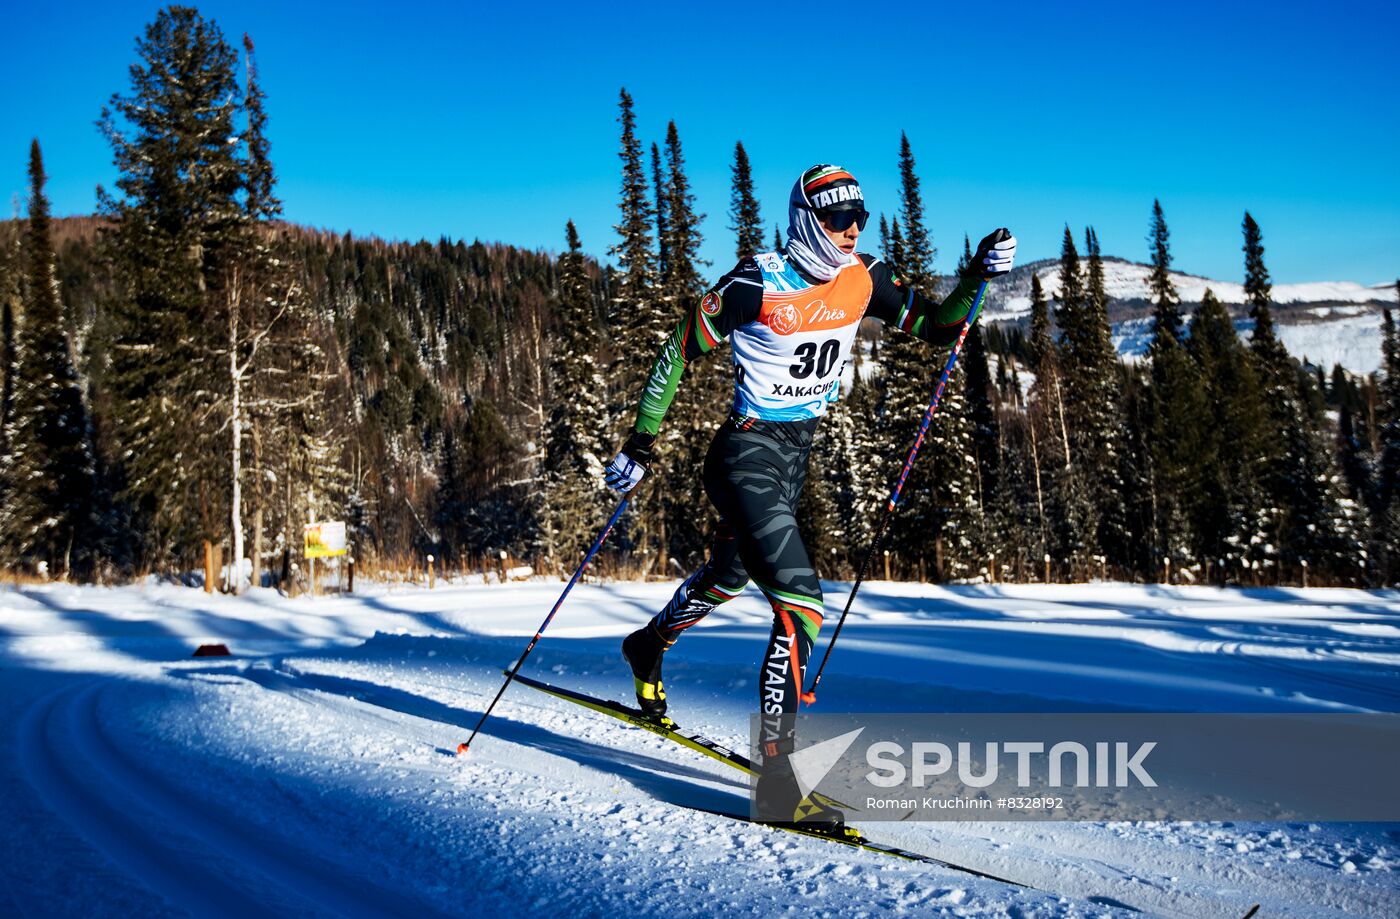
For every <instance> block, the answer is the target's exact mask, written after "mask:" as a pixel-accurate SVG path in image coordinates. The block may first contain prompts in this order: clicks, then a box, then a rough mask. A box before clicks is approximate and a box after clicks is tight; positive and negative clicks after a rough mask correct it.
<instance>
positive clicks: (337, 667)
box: [0, 582, 1400, 919]
mask: <svg viewBox="0 0 1400 919" xmlns="http://www.w3.org/2000/svg"><path fill="white" fill-rule="evenodd" d="M847 588H848V585H844V584H828V585H827V590H828V596H829V597H830V598H832V599H835V598H837V597H841V596H843V595H844V593H845V590H846V589H847ZM559 589H560V585H559V584H558V583H545V582H539V583H530V584H515V585H506V586H485V585H481V586H470V587H446V588H443V587H439V589H437V590H433V591H428V590H421V589H408V590H405V589H398V590H393V591H389V590H386V589H384V588H382V587H375V586H373V585H369V586H368V590H367V591H366V592H365V593H363V594H359V595H356V596H353V597H348V596H347V597H339V598H336V597H330V598H322V599H319V600H312V599H310V598H305V597H303V598H298V599H295V600H288V599H285V598H283V597H280V596H278V595H277V594H275V593H273V592H271V591H266V590H254V591H251V592H250V593H249V594H247V595H245V596H244V597H242V598H231V597H219V596H212V597H211V596H207V595H205V594H203V593H202V592H199V591H197V590H189V589H184V588H179V587H173V586H149V587H127V588H118V589H104V588H75V587H68V586H61V585H53V586H49V587H44V588H26V589H24V590H22V591H15V590H12V589H9V588H0V787H3V788H4V794H3V795H0V826H3V827H4V831H3V832H2V833H0V915H20V916H84V917H86V916H92V915H98V916H135V915H140V916H174V915H189V914H193V915H229V916H243V915H267V916H293V915H295V916H323V915H327V916H328V915H349V916H391V915H414V916H419V915H453V916H462V915H473V916H476V915H481V916H491V915H537V914H544V913H550V914H555V913H559V914H563V915H567V916H571V917H577V919H584V917H592V916H605V915H606V916H654V915H665V916H676V917H688V916H711V915H734V916H747V915H759V916H766V915H777V914H789V913H794V912H800V913H801V914H804V915H807V914H810V915H823V914H831V915H865V916H883V915H937V916H1016V917H1023V919H1025V917H1029V919H1037V917H1124V919H1126V917H1128V916H1139V915H1151V916H1193V917H1194V916H1221V917H1240V916H1243V915H1244V914H1245V912H1246V910H1248V909H1249V908H1250V907H1251V906H1252V905H1253V904H1255V903H1259V904H1262V906H1261V909H1260V912H1259V915H1260V916H1283V915H1287V916H1295V917H1315V919H1340V917H1342V916H1394V915H1400V886H1398V885H1397V884H1396V883H1395V877H1396V872H1397V871H1400V846H1397V839H1400V831H1397V829H1396V828H1395V826H1394V825H1387V824H1375V823H1359V824H1316V823H1312V824H1307V823H1242V822H1234V823H1164V822H1156V823H1152V822H1147V823H1132V822H1114V823H1034V822H1030V823H987V822H978V823H957V822H954V823H936V824H934V823H899V822H885V823H878V822H877V823H869V824H864V825H863V826H862V828H863V829H864V830H865V831H866V833H867V835H869V836H870V837H871V838H872V839H877V840H880V841H883V842H887V843H891V844H894V845H898V846H902V847H904V848H907V849H911V850H915V851H919V852H923V853H927V854H930V855H934V856H937V857H940V858H943V859H945V860H948V861H954V862H959V863H962V864H965V865H969V866H975V867H976V868H979V869H981V870H983V871H987V872H991V873H994V874H997V875H999V876H1002V877H1010V878H1015V879H1017V880H1019V881H1022V882H1025V883H1028V884H1031V885H1033V886H1034V887H1035V888H1038V889H1036V890H1027V889H1023V888H1019V887H1012V886H1009V885H1007V884H1004V883H999V882H997V881H993V880H988V879H985V878H979V877H974V876H971V875H968V874H965V873H959V872H957V871H954V870H951V869H946V868H941V867H938V866H934V865H928V864H918V863H913V862H900V861H895V860H893V859H890V858H888V857H885V856H879V855H875V854H868V853H863V852H857V851H852V850H849V849H845V848H841V847H838V846H835V845H834V844H832V843H830V842H826V841H820V840H811V839H804V838H801V837H797V836H793V835H790V834H787V833H782V832H779V831H775V830H770V829H767V828H763V827H755V826H751V825H746V824H742V823H736V822H733V821H730V820H727V819H725V818H723V817H716V816H710V815H706V814H701V813H697V812H695V811H691V810H686V809H685V808H684V805H695V806H703V807H712V808H722V809H729V810H737V809H742V808H743V807H744V806H745V801H746V798H745V795H746V793H747V792H746V788H747V786H746V785H745V784H744V781H743V779H742V777H739V776H737V774H736V773H735V772H734V771H733V770H730V769H728V768H727V767H725V766H723V765H721V764H718V763H716V762H714V761H713V760H709V759H706V758H704V757H702V756H700V755H698V754H696V753H694V752H693V751H689V750H686V749H684V748H681V747H679V746H677V745H675V744H671V743H669V742H667V741H665V740H662V739H660V738H657V737H655V736H653V735H651V734H648V733H645V732H642V731H638V730H636V729H634V728H631V727H628V726H625V725H622V724H621V723H618V722H614V721H612V720H611V719H607V718H603V717H601V716H598V715H596V714H595V713H592V712H589V711H587V710H585V709H582V708H580V707H578V706H574V705H571V704H569V703H567V702H563V701H560V700H557V699H552V698H550V697H547V696H544V695H542V694H539V693H536V692H535V691H533V690H529V689H527V688H524V687H515V688H512V689H511V690H510V691H508V692H507V693H506V695H505V697H504V698H503V700H502V702H501V704H500V706H499V707H498V708H497V710H496V714H495V715H494V716H493V720H492V721H491V722H489V723H488V725H487V728H486V730H485V732H484V733H483V735H482V736H481V737H479V738H478V740H477V741H476V743H475V744H474V745H473V749H472V753H471V754H470V756H469V757H466V758H459V757H456V756H454V755H453V750H454V749H455V746H456V744H457V742H458V741H460V740H462V739H464V737H465V735H466V734H467V733H468V732H469V731H470V729H471V726H472V725H473V724H474V723H475V722H476V720H477V718H478V716H479V715H480V713H481V711H482V709H483V707H484V706H485V704H486V703H487V702H488V701H489V699H490V698H491V696H492V695H493V694H494V692H495V691H496V689H497V687H498V686H499V685H500V679H501V671H500V668H501V667H502V666H504V665H507V664H509V663H510V662H511V661H513V660H514V659H515V658H516V656H517V655H518V654H519V653H520V649H521V647H522V646H523V644H524V642H525V641H526V640H527V638H528V636H529V635H531V634H533V631H534V629H535V627H536V626H537V625H538V623H539V620H540V618H541V617H542V615H543V613H544V612H545V611H546V610H547V609H548V608H549V606H550V604H551V603H552V601H553V600H554V598H555V597H556V596H557V594H558V592H559ZM674 589H675V584H674V583H655V584H631V583H622V584H607V585H582V586H580V587H579V588H578V589H577V590H576V591H575V593H574V594H573V595H572V596H571V597H570V599H569V602H568V604H567V605H566V606H565V607H564V608H563V610H561V612H560V614H559V617H558V619H556V620H555V623H554V625H553V627H552V629H551V631H550V632H549V633H548V634H547V635H546V636H545V638H544V640H543V641H542V642H541V644H540V645H539V647H538V648H537V650H536V651H535V654H534V656H533V657H532V658H531V659H530V661H529V663H528V664H527V666H526V672H528V673H531V674H534V675H536V676H542V677H544V678H546V679H549V680H550V681H553V682H557V683H559V684H561V685H566V686H571V687H574V688H577V689H580V690H582V691H585V692H593V693H597V694H600V695H603V696H610V697H621V696H623V694H625V693H626V692H627V691H628V689H629V687H630V683H631V680H630V675H629V673H628V672H627V670H626V667H625V665H624V664H623V662H622V661H621V660H620V658H619V655H618V653H617V646H618V641H619V639H620V638H621V636H622V635H624V634H626V633H627V632H628V631H630V630H631V629H632V628H634V627H635V626H636V625H637V624H638V623H640V622H643V621H645V619H646V618H647V616H648V615H650V613H651V612H652V611H654V610H655V609H657V608H658V607H659V606H661V605H662V604H664V603H665V602H666V600H667V598H669V596H670V595H671V592H672V591H673V590H674ZM751 594H752V592H750V594H746V595H745V596H743V597H741V598H740V599H739V600H736V601H734V602H733V603H732V604H728V605H726V607H724V608H723V609H722V610H720V611H718V612H716V613H715V614H713V615H712V616H711V617H710V618H709V619H707V620H706V621H705V622H703V623H701V624H700V625H697V626H696V627H695V628H694V629H693V630H692V631H691V632H689V633H687V635H686V637H685V638H684V639H683V640H682V642H681V644H680V645H678V647H677V648H676V650H674V651H672V652H671V655H669V656H668V663H667V668H668V669H667V685H668V688H669V690H670V696H671V704H672V711H673V713H674V714H675V715H676V717H677V718H678V719H680V720H682V722H683V723H684V724H685V725H686V726H687V727H689V728H691V729H695V730H701V731H704V732H705V733H707V734H709V735H710V736H712V737H714V738H716V739H718V740H720V741H721V742H723V743H728V744H730V745H734V746H736V748H742V747H743V746H744V745H745V744H746V741H747V736H748V734H747V731H748V722H747V717H748V714H749V712H750V710H751V709H752V708H753V706H754V696H755V687H756V683H755V673H754V671H755V667H756V662H757V658H758V656H759V654H760V653H761V652H760V649H761V648H762V646H763V644H764V642H765V640H766V636H767V634H768V628H769V621H770V619H771V616H770V614H769V613H768V611H767V610H766V609H765V608H764V606H763V604H762V603H761V602H760V601H759V600H758V599H757V598H755V597H754V596H752V595H751ZM211 640H218V641H223V642H226V643H227V644H228V645H229V647H230V648H231V649H232V651H233V654H234V656H233V657H222V658H198V659H194V658H191V657H190V653H191V649H192V648H193V647H194V646H195V645H196V644H198V643H201V642H207V641H211ZM843 641H844V642H846V644H845V647H844V649H842V650H841V651H840V652H839V653H838V654H836V655H835V656H834V657H833V659H832V664H831V667H830V668H828V671H827V675H826V679H825V680H824V682H823V690H824V693H823V697H822V702H823V705H824V706H825V707H826V708H827V709H828V710H832V711H852V712H860V711H865V712H870V711H931V712H932V711H1057V710H1058V711H1065V710H1078V711H1106V710H1116V709H1122V708H1124V707H1127V708H1130V709H1139V710H1171V709H1177V710H1184V711H1275V712H1284V711H1293V712H1328V711H1332V712H1365V711H1395V710H1396V707H1397V706H1400V594H1397V593H1396V592H1394V591H1373V592H1365V591H1356V590H1325V589H1313V590H1285V589H1274V590H1270V589H1260V590H1216V589H1213V588H1200V587H1188V588H1175V587H1162V586H1136V585H1122V584H1085V585H1073V586H1054V585H1050V586H1018V585H970V586H959V587H935V586H929V585H915V584H890V583H880V582H875V583H869V584H867V585H866V587H865V589H864V590H863V591H862V593H861V595H860V598H859V600H858V602H857V603H856V604H855V605H854V607H853V609H852V613H851V619H850V621H849V622H848V623H847V626H846V632H845V634H844V637H843ZM1003 706H1005V707H1003Z"/></svg>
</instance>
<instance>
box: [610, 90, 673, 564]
mask: <svg viewBox="0 0 1400 919" xmlns="http://www.w3.org/2000/svg"><path fill="white" fill-rule="evenodd" d="M618 108H619V115H618V121H619V123H621V125H622V139H621V149H620V150H619V151H618V157H619V158H620V159H621V160H622V198H621V204H620V209H621V220H620V222H619V223H618V224H617V225H616V226H615V227H614V229H615V230H616V231H617V233H618V235H619V236H620V237H621V239H620V241H619V242H618V243H617V244H616V245H615V246H613V247H612V248H610V249H609V250H608V254H609V255H612V256H614V257H616V259H617V263H618V264H617V270H616V272H615V274H614V280H613V282H612V283H611V284H610V285H609V290H610V292H611V294H612V296H611V303H610V304H609V310H608V326H609V337H610V338H611V340H612V344H613V346H614V350H613V359H612V362H611V364H610V366H609V369H608V388H609V390H610V392H611V395H612V398H611V400H610V403H609V412H608V414H609V416H610V419H611V424H610V428H611V430H613V431H614V432H617V433H618V434H620V433H621V432H622V431H624V430H627V429H629V428H630V427H631V424H632V421H633V415H634V412H635V411H636V407H637V401H638V400H639V399H640V398H641V390H642V384H643V382H644V381H645V379H646V375H647V373H648V372H649V371H650V369H651V363H652V359H653V358H654V356H655V355H656V352H657V349H658V348H660V346H661V343H662V341H663V340H664V339H665V336H666V335H667V334H668V333H669V332H670V330H671V328H672V327H673V326H674V323H675V321H676V320H675V317H674V316H672V315H669V314H667V312H666V311H664V310H663V309H661V307H660V304H659V303H658V302H657V300H658V290H657V287H658V281H659V278H658V274H657V256H656V251H657V250H656V249H654V248H653V246H652V236H651V234H652V227H653V219H654V217H655V208H654V206H653V204H652V202H651V201H650V200H649V196H648V183H647V178H646V173H645V171H644V169H643V166H642V145H641V141H639V140H638V139H637V118H636V114H635V113H634V111H633V106H632V97H631V95H629V94H628V92H627V90H626V89H625V88H624V89H622V90H621V91H620V92H619V102H618ZM650 505H651V502H650V501H648V500H647V497H646V495H642V496H641V498H640V499H639V500H636V501H634V502H633V503H632V506H631V508H630V509H629V512H628V518H629V519H627V520H626V521H625V522H624V525H623V527H622V528H621V532H619V534H618V540H619V542H620V543H621V544H622V545H623V546H624V548H627V549H633V550H640V551H642V552H645V551H646V539H647V536H648V531H649V529H650V527H649V523H648V519H649V517H650V516H651V514H652V512H653V508H652V507H650Z"/></svg>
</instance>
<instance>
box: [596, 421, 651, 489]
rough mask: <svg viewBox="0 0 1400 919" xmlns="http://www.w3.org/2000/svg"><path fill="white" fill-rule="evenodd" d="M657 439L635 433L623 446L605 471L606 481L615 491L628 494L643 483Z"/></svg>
mask: <svg viewBox="0 0 1400 919" xmlns="http://www.w3.org/2000/svg"><path fill="white" fill-rule="evenodd" d="M654 440H655V437H653V436H652V435H651V434H647V433H645V432H643V431H634V432H633V433H632V435H631V436H630V437H628V438H627V442H626V443H624V444H623V445H622V449H621V450H619V451H618V453H617V456H616V457H614V458H613V461H612V462H611V463H608V466H607V468H606V469H604V470H603V477H604V481H605V482H607V483H608V487H609V488H611V489H613V490H614V491H619V492H622V493H623V494H626V493H627V492H629V491H631V490H632V489H634V488H636V487H637V485H638V484H639V483H640V482H641V481H642V477H643V476H645V475H646V474H647V467H648V466H650V465H651V445H652V443H653V441H654Z"/></svg>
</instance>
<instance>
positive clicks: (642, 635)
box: [622, 622, 676, 728]
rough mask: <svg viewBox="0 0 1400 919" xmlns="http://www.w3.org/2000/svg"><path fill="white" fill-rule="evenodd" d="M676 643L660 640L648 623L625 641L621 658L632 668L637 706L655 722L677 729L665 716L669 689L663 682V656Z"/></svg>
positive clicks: (657, 633)
mask: <svg viewBox="0 0 1400 919" xmlns="http://www.w3.org/2000/svg"><path fill="white" fill-rule="evenodd" d="M673 644H675V641H674V640H672V641H667V640H666V639H665V638H663V637H661V633H660V632H658V631H657V630H656V627H655V626H653V625H652V624H651V623H649V622H648V623H647V624H646V625H644V626H642V627H641V628H640V629H638V630H637V631H635V632H633V633H632V634H631V635H628V636H627V637H626V638H624V639H623V640H622V659H623V660H625V661H627V665H628V666H629V667H631V668H632V683H633V685H634V688H635V689H636V691H637V707H638V708H639V709H641V710H642V714H644V715H646V716H647V718H649V719H650V720H652V721H655V722H656V723H657V724H660V725H663V726H664V727H668V728H674V727H675V726H676V723H675V722H674V721H672V720H671V719H670V718H667V717H666V687H665V685H663V684H662V682H661V656H662V655H663V654H665V653H666V649H667V648H669V647H670V646H671V645H673Z"/></svg>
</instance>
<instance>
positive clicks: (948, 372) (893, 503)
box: [801, 281, 987, 705]
mask: <svg viewBox="0 0 1400 919" xmlns="http://www.w3.org/2000/svg"><path fill="white" fill-rule="evenodd" d="M986 294H987V282H986V281H983V282H982V283H981V284H979V285H978V287H977V296H976V297H975V298H974V299H973V301H972V311H971V312H970V313H968V314H967V319H965V320H963V327H962V331H961V332H959V333H958V340H957V342H956V343H955V344H954V345H953V353H952V354H950V355H948V363H947V365H946V366H945V367H944V368H943V376H942V377H941V378H939V380H938V389H936V390H934V393H933V401H931V402H929V404H928V409H927V410H926V411H925V412H924V419H923V421H921V422H920V423H919V433H918V435H917V436H915V438H914V445H913V446H912V447H910V448H909V455H908V456H907V457H905V459H904V468H903V469H901V470H900V472H899V478H898V479H896V480H895V483H894V491H893V492H892V493H891V494H890V500H889V501H888V503H886V505H885V513H884V514H883V515H881V517H880V525H879V527H877V528H876V530H875V539H874V541H872V542H871V543H870V550H869V551H867V552H866V553H865V561H863V562H861V563H860V572H859V573H858V574H857V575H856V582H855V584H854V585H852V587H851V592H850V593H849V594H848V595H847V596H846V608H845V609H843V610H841V618H840V619H838V620H836V629H835V631H833V632H832V633H831V641H830V642H828V643H827V646H826V654H824V655H822V663H821V666H820V667H818V668H817V675H816V676H815V677H814V678H813V679H812V688H811V689H809V690H807V691H806V692H804V693H802V696H801V697H802V701H803V702H805V703H806V704H808V705H811V704H813V703H814V702H816V701H817V684H818V683H820V682H821V681H822V671H823V670H825V669H826V662H827V661H829V660H831V649H832V648H834V647H836V639H837V638H839V637H840V636H841V627H842V626H843V625H845V624H846V614H847V613H849V612H850V611H851V604H852V603H853V602H854V601H855V599H856V592H857V591H859V590H860V585H861V582H862V581H864V580H865V573H866V571H868V570H869V569H870V560H871V559H873V558H874V557H875V553H876V552H877V551H879V549H880V546H881V545H882V544H883V543H884V541H885V530H886V529H887V528H888V527H889V525H890V518H892V517H893V516H894V509H895V508H896V507H898V506H899V496H900V493H901V492H903V491H904V482H905V480H907V479H908V478H909V470H911V469H913V468H914V457H916V456H918V455H919V447H921V446H923V443H924V436H925V435H926V434H928V426H929V423H930V422H932V421H933V413H934V412H936V411H938V403H939V402H941V401H942V400H943V390H944V388H945V387H946V386H947V385H948V380H949V379H950V378H951V377H952V375H953V365H954V364H956V363H957V362H958V355H959V354H960V353H961V352H962V346H963V342H964V341H965V340H966V339H967V333H968V330H969V329H971V328H972V324H973V323H974V322H976V321H977V314H978V313H979V312H981V310H982V300H983V298H984V297H985V296H986Z"/></svg>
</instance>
